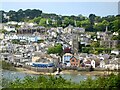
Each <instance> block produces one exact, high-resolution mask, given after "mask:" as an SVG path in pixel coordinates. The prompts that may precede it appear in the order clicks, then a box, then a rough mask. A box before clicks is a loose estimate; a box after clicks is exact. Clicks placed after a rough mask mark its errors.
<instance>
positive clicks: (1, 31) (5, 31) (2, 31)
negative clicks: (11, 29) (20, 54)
mask: <svg viewBox="0 0 120 90" xmlns="http://www.w3.org/2000/svg"><path fill="white" fill-rule="evenodd" d="M7 32H8V31H7V30H3V29H2V30H0V33H7Z"/></svg>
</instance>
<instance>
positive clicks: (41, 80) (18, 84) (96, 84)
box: [8, 74, 120, 89]
mask: <svg viewBox="0 0 120 90" xmlns="http://www.w3.org/2000/svg"><path fill="white" fill-rule="evenodd" d="M119 82H120V74H118V75H114V74H111V75H110V76H107V77H98V78H97V79H95V80H93V79H91V78H90V77H88V78H87V80H85V81H81V82H80V83H73V82H71V81H68V80H65V79H64V78H62V77H61V76H59V77H54V76H48V77H46V76H39V77H30V76H27V77H25V78H24V79H23V80H20V79H16V80H15V81H12V82H10V83H9V84H8V86H9V88H105V89H115V88H116V89H118V88H119V86H120V83H119Z"/></svg>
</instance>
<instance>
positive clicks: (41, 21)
mask: <svg viewBox="0 0 120 90" xmlns="http://www.w3.org/2000/svg"><path fill="white" fill-rule="evenodd" d="M39 25H41V26H46V19H45V18H42V19H41V20H40V22H39Z"/></svg>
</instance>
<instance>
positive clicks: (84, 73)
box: [16, 68, 118, 76]
mask: <svg viewBox="0 0 120 90" xmlns="http://www.w3.org/2000/svg"><path fill="white" fill-rule="evenodd" d="M16 69H17V71H19V72H23V73H28V74H37V75H38V74H39V75H56V72H54V73H45V72H35V71H32V70H29V69H25V68H16ZM111 73H114V74H118V72H112V71H109V72H107V71H92V72H88V71H79V72H78V71H76V70H63V71H61V72H60V74H76V75H86V76H105V75H109V74H111Z"/></svg>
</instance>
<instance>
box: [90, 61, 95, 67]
mask: <svg viewBox="0 0 120 90" xmlns="http://www.w3.org/2000/svg"><path fill="white" fill-rule="evenodd" d="M91 65H92V67H93V68H95V60H92V61H91Z"/></svg>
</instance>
